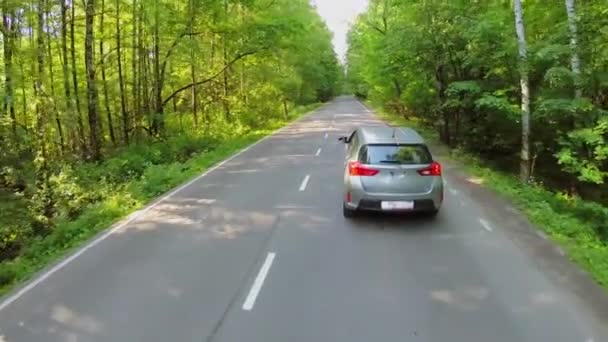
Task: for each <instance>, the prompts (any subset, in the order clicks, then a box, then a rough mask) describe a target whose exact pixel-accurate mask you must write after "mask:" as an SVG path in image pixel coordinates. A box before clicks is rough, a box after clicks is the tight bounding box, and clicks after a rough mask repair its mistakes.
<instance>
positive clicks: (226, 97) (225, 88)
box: [222, 0, 232, 121]
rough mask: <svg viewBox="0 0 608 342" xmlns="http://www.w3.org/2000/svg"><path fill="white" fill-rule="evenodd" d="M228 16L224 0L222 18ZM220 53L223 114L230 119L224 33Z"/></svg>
mask: <svg viewBox="0 0 608 342" xmlns="http://www.w3.org/2000/svg"><path fill="white" fill-rule="evenodd" d="M227 18H228V0H224V20H227ZM222 53H223V61H224V73H223V81H224V84H223V85H224V96H223V97H224V99H223V101H222V103H223V105H224V115H225V118H226V120H228V121H230V119H231V116H232V115H231V114H230V103H229V102H228V94H229V91H228V71H229V70H228V69H229V68H228V49H227V48H226V34H224V35H222Z"/></svg>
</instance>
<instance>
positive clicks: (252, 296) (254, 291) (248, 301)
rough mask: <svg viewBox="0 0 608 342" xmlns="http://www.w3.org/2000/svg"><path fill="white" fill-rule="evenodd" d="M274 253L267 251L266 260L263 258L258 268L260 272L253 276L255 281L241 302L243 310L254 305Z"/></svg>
mask: <svg viewBox="0 0 608 342" xmlns="http://www.w3.org/2000/svg"><path fill="white" fill-rule="evenodd" d="M275 256H276V254H275V253H272V252H271V253H268V255H267V256H266V260H264V264H263V265H262V268H260V272H259V273H258V275H257V277H255V281H254V282H253V285H252V286H251V290H249V294H248V295H247V298H245V302H244V303H243V310H245V311H251V309H253V306H254V305H255V300H256V299H257V298H258V295H259V294H260V290H261V289H262V285H264V280H266V276H267V275H268V271H270V267H271V266H272V262H273V261H274V257H275Z"/></svg>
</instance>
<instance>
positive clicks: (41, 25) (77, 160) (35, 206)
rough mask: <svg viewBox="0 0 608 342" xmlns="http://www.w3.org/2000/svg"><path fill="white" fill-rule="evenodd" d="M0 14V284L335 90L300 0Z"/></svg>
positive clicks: (328, 61) (199, 1)
mask: <svg viewBox="0 0 608 342" xmlns="http://www.w3.org/2000/svg"><path fill="white" fill-rule="evenodd" d="M0 11H1V13H2V16H3V21H2V25H1V27H0V29H1V30H0V33H1V37H2V45H3V53H2V55H1V56H0V75H2V80H1V82H0V86H1V88H0V89H1V91H2V96H1V97H0V104H1V105H0V294H2V293H5V292H6V291H7V290H8V289H10V288H11V286H12V285H14V284H16V283H18V282H20V281H23V280H24V279H27V278H28V277H29V276H31V275H32V274H33V273H34V272H35V271H37V270H39V269H41V268H42V267H44V266H45V265H47V264H48V263H49V262H52V261H54V260H56V259H57V258H59V257H60V256H62V255H64V254H65V253H66V252H67V251H68V250H70V249H71V248H73V247H76V246H78V245H79V244H80V243H82V242H83V241H85V240H87V239H89V238H91V237H92V236H93V235H95V234H96V233H98V232H99V231H101V230H102V229H104V228H106V227H108V226H109V225H110V224H112V223H113V222H115V221H117V220H119V219H120V218H122V217H124V216H126V215H127V214H129V213H131V212H133V211H134V210H136V209H138V208H141V207H142V206H144V205H145V204H146V203H147V202H148V201H150V200H151V199H153V198H154V197H157V196H158V195H160V194H162V193H164V192H166V191H168V190H169V189H171V188H173V187H175V186H177V185H179V184H180V183H182V182H184V181H186V180H188V179H190V178H192V177H194V176H196V175H197V174H200V173H201V172H202V171H204V170H205V169H206V168H208V167H209V166H211V165H212V164H214V163H216V162H218V161H220V160H222V159H224V158H226V157H227V156H229V155H230V154H232V153H234V152H236V151H237V150H239V149H241V148H243V147H245V146H246V145H248V144H250V143H252V142H254V141H256V140H258V139H260V138H261V137H263V136H265V135H267V134H269V133H271V132H272V131H273V130H275V129H277V128H279V127H281V126H282V125H284V124H285V123H287V122H288V121H290V120H292V119H294V118H296V117H298V116H299V115H301V114H303V113H305V112H306V111H309V110H312V109H313V108H315V107H316V106H318V103H320V102H323V101H327V100H329V99H331V98H332V97H333V96H334V95H335V94H336V93H337V92H339V89H338V86H339V84H340V83H341V79H340V78H341V77H342V70H341V66H340V65H339V63H338V61H337V58H336V56H335V53H334V51H333V48H332V45H331V34H330V33H329V31H328V29H327V27H326V26H325V24H324V23H323V21H322V20H321V19H320V17H319V16H318V14H317V13H316V12H315V10H314V8H312V7H311V5H310V4H309V2H308V1H307V0H274V1H262V0H259V1H258V0H247V1H225V0H212V1H208V0H188V1H173V0H163V1H149V0H132V1H131V0H129V1H127V0H105V1H104V0H87V1H83V2H78V1H76V2H74V1H67V0H66V1H63V0H61V1H48V0H34V1H29V0H15V1H3V2H2V5H1V6H0Z"/></svg>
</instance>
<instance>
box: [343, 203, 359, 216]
mask: <svg viewBox="0 0 608 342" xmlns="http://www.w3.org/2000/svg"><path fill="white" fill-rule="evenodd" d="M342 214H343V215H344V217H345V218H353V217H355V216H356V215H357V210H356V209H350V208H348V207H347V206H346V204H344V203H343V204H342Z"/></svg>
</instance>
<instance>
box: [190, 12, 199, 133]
mask: <svg viewBox="0 0 608 342" xmlns="http://www.w3.org/2000/svg"><path fill="white" fill-rule="evenodd" d="M189 5H190V6H189V9H190V43H191V47H190V79H191V80H192V83H194V82H196V56H195V53H194V35H193V33H194V19H195V17H196V6H195V5H194V0H190V1H189ZM190 105H191V110H192V120H193V121H194V127H195V128H197V127H198V99H197V87H192V89H191V92H190Z"/></svg>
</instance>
